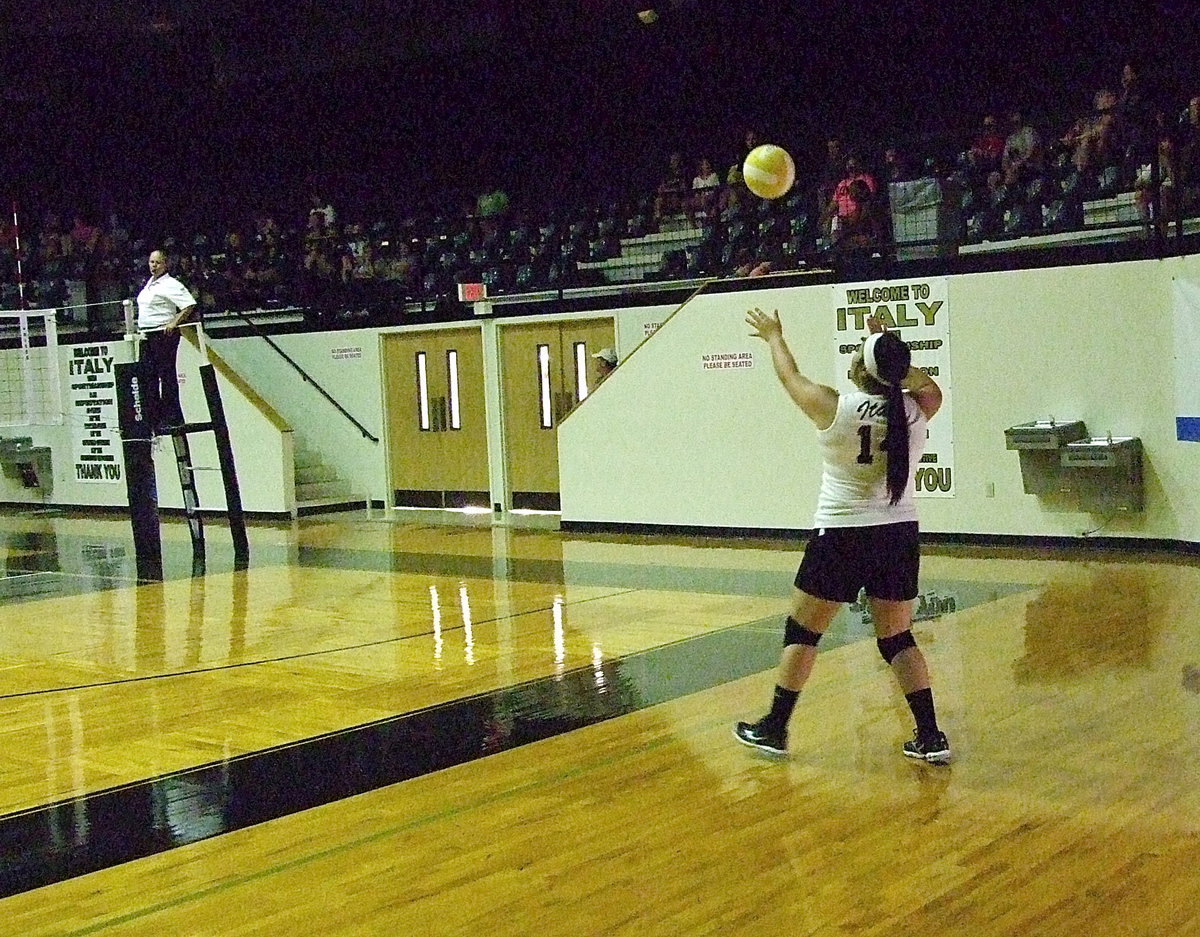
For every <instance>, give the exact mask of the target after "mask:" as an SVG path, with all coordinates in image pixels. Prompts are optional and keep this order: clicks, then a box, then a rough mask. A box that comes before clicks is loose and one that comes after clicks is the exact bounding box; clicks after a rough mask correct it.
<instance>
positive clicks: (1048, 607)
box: [1014, 569, 1163, 683]
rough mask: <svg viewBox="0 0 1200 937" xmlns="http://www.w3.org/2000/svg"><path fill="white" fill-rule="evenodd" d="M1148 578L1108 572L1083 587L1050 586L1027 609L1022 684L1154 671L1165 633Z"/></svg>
mask: <svg viewBox="0 0 1200 937" xmlns="http://www.w3.org/2000/svg"><path fill="white" fill-rule="evenodd" d="M1151 595H1152V592H1151V588H1150V584H1149V581H1148V578H1147V575H1146V574H1145V573H1142V572H1139V571H1136V570H1118V569H1106V570H1103V571H1096V572H1093V573H1092V574H1091V575H1090V576H1089V577H1088V579H1087V580H1085V581H1084V582H1078V583H1070V584H1063V583H1056V584H1053V585H1049V586H1046V587H1045V588H1044V589H1043V590H1042V591H1041V593H1040V594H1039V595H1038V596H1037V597H1036V598H1034V599H1033V600H1031V601H1030V602H1029V604H1028V605H1027V606H1026V608H1025V653H1024V655H1023V656H1022V657H1021V658H1019V659H1018V660H1017V661H1016V663H1015V665H1014V666H1015V675H1016V679H1017V680H1018V682H1021V683H1037V682H1046V681H1056V680H1063V679H1069V678H1071V677H1076V676H1080V675H1083V674H1087V673H1090V672H1094V671H1106V670H1120V669H1127V668H1145V667H1148V666H1150V663H1151V656H1152V653H1153V650H1154V647H1155V646H1156V645H1157V643H1158V639H1159V633H1160V631H1161V630H1162V625H1163V621H1162V617H1161V616H1159V615H1153V614H1152V613H1151Z"/></svg>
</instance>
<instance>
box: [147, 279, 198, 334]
mask: <svg viewBox="0 0 1200 937" xmlns="http://www.w3.org/2000/svg"><path fill="white" fill-rule="evenodd" d="M137 304H138V321H137V324H138V328H139V329H140V330H141V331H143V332H157V331H159V330H160V329H162V328H163V327H165V326H166V325H167V323H168V322H170V321H171V320H172V319H174V318H175V317H176V316H177V315H179V313H180V312H182V311H183V310H184V309H189V308H191V307H192V306H194V305H196V298H195V297H194V296H192V294H191V293H189V292H188V290H187V287H186V286H184V285H183V284H182V283H180V282H179V281H178V280H176V279H175V278H174V277H173V276H171V275H170V274H169V273H164V274H162V275H161V276H158V277H151V278H150V279H149V280H147V281H146V285H145V286H143V287H142V291H141V292H140V293H138V296H137Z"/></svg>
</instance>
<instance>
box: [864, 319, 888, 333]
mask: <svg viewBox="0 0 1200 937" xmlns="http://www.w3.org/2000/svg"><path fill="white" fill-rule="evenodd" d="M867 331H868V332H869V333H870V334H871V335H875V334H876V333H877V332H886V331H887V326H886V325H884V324H883V323H882V322H880V321H879V316H867Z"/></svg>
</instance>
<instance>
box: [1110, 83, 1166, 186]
mask: <svg viewBox="0 0 1200 937" xmlns="http://www.w3.org/2000/svg"><path fill="white" fill-rule="evenodd" d="M1114 111H1115V113H1116V116H1117V120H1118V122H1119V123H1120V125H1121V128H1122V136H1123V139H1122V143H1123V144H1124V148H1125V154H1124V162H1125V163H1126V165H1133V166H1135V167H1137V166H1141V165H1142V164H1143V163H1146V162H1149V160H1150V158H1151V155H1152V154H1153V152H1154V150H1155V141H1156V138H1157V135H1158V133H1157V127H1156V118H1157V109H1156V108H1155V105H1154V104H1153V102H1152V101H1151V98H1150V95H1149V94H1148V93H1147V89H1146V87H1145V85H1144V84H1143V81H1142V68H1141V65H1140V64H1138V63H1137V62H1134V61H1127V62H1126V63H1125V65H1124V66H1122V68H1121V93H1120V95H1119V96H1118V98H1117V102H1116V105H1115V107H1114Z"/></svg>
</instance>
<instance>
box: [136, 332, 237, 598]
mask: <svg viewBox="0 0 1200 937" xmlns="http://www.w3.org/2000/svg"><path fill="white" fill-rule="evenodd" d="M181 328H194V329H195V330H196V339H197V344H198V347H199V350H200V358H201V360H202V362H203V363H202V364H201V365H200V382H201V385H202V386H203V388H204V399H205V402H206V403H207V404H208V419H207V420H206V421H204V422H198V423H184V424H183V425H181V426H175V427H171V428H169V429H168V430H167V431H166V434H165V435H169V436H170V438H171V446H172V449H173V451H174V458H175V467H176V469H177V471H178V474H179V487H180V489H181V490H182V493H183V510H184V514H185V515H186V516H187V523H188V531H189V533H190V534H191V539H192V572H193V574H194V575H195V574H199V573H202V572H203V571H204V558H205V551H204V522H203V519H202V517H201V513H200V512H201V506H200V497H199V490H198V487H199V486H198V485H197V484H196V476H197V474H198V473H200V472H204V471H219V472H220V473H221V482H222V485H223V487H224V489H225V506H226V512H227V516H228V519H229V534H230V537H231V538H232V540H233V558H234V565H235V567H236V568H239V569H240V568H244V567H245V566H246V565H247V564H248V562H249V559H250V546H249V542H248V540H247V538H246V520H245V515H244V513H243V510H242V496H241V491H240V489H239V488H238V480H237V469H236V467H235V465H234V460H233V447H232V445H231V444H230V441H229V426H228V424H227V423H226V420H225V407H224V405H223V403H222V401H221V390H220V387H219V386H218V384H217V375H216V371H215V369H214V368H213V365H212V362H210V361H209V359H208V346H207V344H206V343H205V338H204V329H203V327H202V326H201V324H200V323H198V322H196V323H185V324H183V325H182V326H181ZM116 380H117V419H118V423H119V425H120V430H121V445H122V449H123V450H124V455H125V484H126V489H127V491H128V492H129V515H130V523H131V524H132V526H133V542H134V554H135V556H136V558H137V571H138V578H139V579H143V580H161V579H162V578H163V573H162V536H161V531H160V527H159V516H158V490H157V482H156V479H155V473H154V453H153V442H154V439H153V431H152V427H151V426H150V424H149V423H148V422H147V421H146V413H145V410H144V407H143V404H142V401H143V392H142V389H143V387H145V386H146V384H147V382H148V381H149V380H150V377H149V376H148V375H146V374H143V373H142V366H141V364H138V363H135V364H119V365H117V366H116ZM197 433H212V434H213V439H214V441H215V443H216V450H217V462H218V464H217V465H216V466H199V465H196V464H195V463H194V462H193V461H192V452H191V446H190V445H189V443H188V438H189V437H190V436H192V435H194V434H197Z"/></svg>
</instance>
